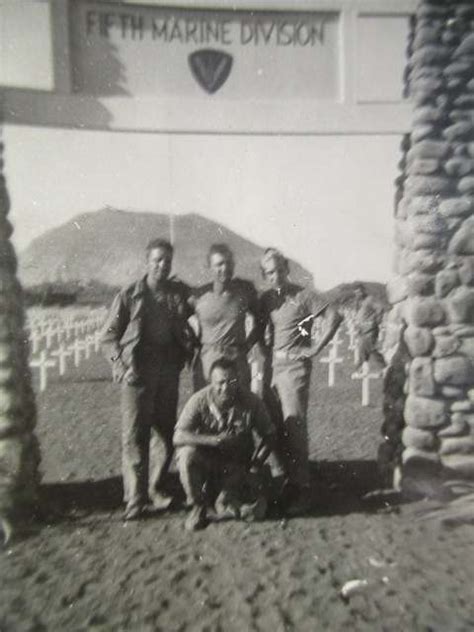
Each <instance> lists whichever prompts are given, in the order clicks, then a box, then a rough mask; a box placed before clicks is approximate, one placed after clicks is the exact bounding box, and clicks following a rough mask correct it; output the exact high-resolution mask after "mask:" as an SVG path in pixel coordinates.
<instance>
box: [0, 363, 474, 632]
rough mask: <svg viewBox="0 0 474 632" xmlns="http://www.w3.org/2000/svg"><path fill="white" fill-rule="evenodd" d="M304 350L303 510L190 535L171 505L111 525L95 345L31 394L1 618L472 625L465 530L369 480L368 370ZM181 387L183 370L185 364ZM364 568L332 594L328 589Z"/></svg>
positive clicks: (32, 623)
mask: <svg viewBox="0 0 474 632" xmlns="http://www.w3.org/2000/svg"><path fill="white" fill-rule="evenodd" d="M351 370H352V368H351V365H350V362H349V359H347V361H346V363H345V364H344V365H343V366H342V367H341V365H339V366H338V367H337V380H336V385H335V387H334V388H332V389H329V388H328V387H327V367H325V366H323V365H320V364H319V363H318V362H316V363H315V371H314V372H313V385H312V391H311V402H310V435H311V454H312V458H313V460H314V463H313V488H314V511H313V512H312V515H310V516H306V517H301V518H295V519H292V520H281V519H271V520H266V521H264V522H261V523H253V524H247V523H243V522H225V523H219V524H211V525H210V526H209V527H208V528H207V529H206V530H204V531H201V532H197V533H193V534H189V533H187V532H186V531H184V529H183V521H184V518H185V515H186V514H185V513H184V511H178V510H177V511H174V512H169V513H165V514H161V515H160V514H156V513H155V514H149V515H148V516H147V518H146V519H144V520H142V521H140V522H136V523H127V524H124V523H123V521H122V507H121V479H120V423H119V393H118V387H117V386H116V385H113V384H111V383H110V379H109V369H108V367H107V365H106V364H105V362H104V361H103V360H102V359H101V358H100V357H98V356H94V357H93V358H92V359H91V360H90V361H88V362H87V363H83V364H82V365H81V367H80V368H79V369H73V370H71V371H70V372H68V373H67V374H66V375H65V376H64V377H63V378H59V377H57V376H53V379H52V381H51V383H50V384H49V385H48V389H47V391H46V392H45V393H44V394H42V395H40V396H39V397H38V413H39V421H38V429H37V431H38V436H39V438H40V441H41V445H42V453H43V461H42V471H43V483H44V485H43V497H44V502H45V504H46V507H47V509H46V513H45V517H44V522H43V524H33V525H31V526H30V527H29V528H28V529H26V531H25V532H24V533H23V535H22V537H21V538H19V539H18V540H17V541H16V542H13V543H12V544H11V545H10V546H9V547H8V548H5V549H4V550H3V551H0V632H10V631H11V632H17V631H23V630H25V631H26V630H29V631H38V632H40V631H43V630H60V631H66V630H67V631H68V632H69V631H75V630H86V629H87V630H89V629H90V630H111V631H119V630H139V631H140V632H141V631H150V632H151V631H159V630H163V631H166V632H170V631H175V630H176V631H177V630H191V631H203V632H204V631H209V632H217V631H220V630H222V631H223V632H233V631H236V632H237V631H238V632H242V631H243V632H246V631H247V630H249V631H250V630H261V631H271V632H283V631H285V632H288V631H292V630H298V631H299V630H302V631H306V630H307V631H308V632H310V631H311V632H314V631H318V630H330V631H337V630H397V631H398V630H417V631H418V630H426V631H428V630H430V631H438V630H439V631H441V630H443V631H450V632H453V631H456V630H470V629H472V628H473V625H474V604H473V599H472V587H473V586H474V554H473V546H472V545H473V540H474V537H473V531H472V527H470V526H468V525H461V526H458V527H456V528H449V527H446V526H443V525H442V524H440V523H439V522H438V521H427V520H421V519H419V515H420V511H421V510H422V509H423V508H424V506H425V505H424V503H423V502H418V503H412V504H401V503H400V502H397V498H396V497H387V498H384V497H380V498H376V499H375V500H373V501H371V502H369V501H365V500H363V499H362V496H363V495H364V494H365V493H366V492H368V491H370V490H373V489H375V488H376V487H377V486H378V479H377V469H376V465H375V461H374V459H375V455H376V450H377V445H378V443H379V441H380V430H379V429H380V424H381V418H380V410H381V384H380V381H379V382H377V384H376V385H372V386H371V389H372V394H373V402H372V405H371V406H370V407H369V408H362V407H361V405H360V394H361V393H360V383H359V382H357V383H355V382H352V381H351V380H350V378H349V375H350V372H351ZM182 390H183V396H182V401H184V400H185V397H186V394H188V393H189V376H188V375H186V374H185V375H184V376H183V389H182ZM353 579H364V580H367V585H366V586H364V587H363V588H362V589H361V591H360V592H358V593H355V594H353V596H351V597H350V598H348V599H346V600H344V599H343V598H342V597H341V595H340V590H341V588H342V586H343V585H344V584H345V582H347V581H349V580H353Z"/></svg>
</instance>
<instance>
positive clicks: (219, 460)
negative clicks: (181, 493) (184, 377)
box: [174, 358, 277, 530]
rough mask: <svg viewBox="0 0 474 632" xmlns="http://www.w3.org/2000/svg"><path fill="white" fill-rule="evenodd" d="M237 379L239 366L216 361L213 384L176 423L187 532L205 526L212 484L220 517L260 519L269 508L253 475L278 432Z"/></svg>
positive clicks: (273, 443)
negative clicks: (187, 514)
mask: <svg viewBox="0 0 474 632" xmlns="http://www.w3.org/2000/svg"><path fill="white" fill-rule="evenodd" d="M237 378H238V371H237V365H236V363H235V362H233V361H232V360H229V359H227V358H220V359H217V360H216V361H215V362H214V363H213V364H212V366H211V368H210V385H208V386H205V387H204V388H203V389H201V390H200V391H198V392H197V393H195V394H194V395H193V396H192V397H191V398H190V399H189V401H188V402H187V404H186V405H185V407H184V409H183V411H182V413H181V415H180V418H179V420H178V423H177V425H176V430H175V435H174V444H175V446H176V456H177V462H178V468H179V473H180V479H181V483H182V485H183V487H184V490H185V492H186V497H187V502H188V505H190V506H191V512H190V514H189V517H188V519H187V520H186V528H187V529H189V530H196V529H200V528H203V527H205V526H206V523H207V519H208V509H209V505H210V504H211V501H212V497H211V498H210V497H209V487H210V486H212V485H214V487H215V491H216V493H217V499H216V501H215V508H216V510H217V513H218V515H222V513H225V515H226V516H227V517H234V518H247V519H258V518H263V516H264V514H265V511H266V508H267V503H266V496H265V493H263V492H262V490H261V489H259V486H258V484H256V479H255V476H257V473H258V471H259V470H260V468H261V465H262V464H263V463H264V461H265V460H266V458H267V457H268V456H269V454H270V453H271V451H272V450H273V449H274V447H275V428H274V426H273V424H272V423H271V421H270V418H269V416H268V413H267V410H266V408H265V406H264V404H263V402H262V401H261V400H260V399H259V398H258V397H257V396H256V395H254V394H253V393H251V392H250V391H248V390H246V389H243V388H241V387H240V386H239V384H238V379H237ZM255 435H256V436H255ZM256 438H257V444H255V439H256ZM275 458H276V459H277V456H276V455H275ZM252 477H253V478H252ZM206 491H207V493H206Z"/></svg>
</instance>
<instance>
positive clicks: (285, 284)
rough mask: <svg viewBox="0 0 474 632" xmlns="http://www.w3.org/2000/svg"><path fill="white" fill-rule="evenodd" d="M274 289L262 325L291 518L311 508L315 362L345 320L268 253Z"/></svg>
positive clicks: (265, 265) (263, 307)
mask: <svg viewBox="0 0 474 632" xmlns="http://www.w3.org/2000/svg"><path fill="white" fill-rule="evenodd" d="M261 267H262V273H263V276H264V278H265V280H266V281H267V283H268V284H269V285H270V289H269V290H268V291H267V292H265V293H264V294H263V295H262V297H261V299H260V310H259V312H260V324H261V327H262V330H263V332H265V335H264V338H265V342H266V346H267V349H268V351H269V355H270V363H271V371H270V372H271V377H270V384H271V387H272V391H273V394H274V395H275V396H276V400H277V403H278V405H279V409H280V410H279V412H280V415H279V417H280V423H281V424H282V429H281V430H282V432H281V434H282V437H281V440H282V446H281V452H282V455H283V456H285V457H286V460H287V463H286V468H287V471H288V479H289V484H288V495H289V498H290V505H289V506H288V508H287V512H288V513H289V514H290V515H296V514H298V513H304V511H306V510H307V509H308V508H309V507H310V494H309V491H310V489H309V487H310V479H309V461H308V428H307V419H306V416H307V408H308V395H309V384H310V377H311V368H312V363H311V359H312V358H313V357H314V356H316V355H317V354H318V353H319V352H320V351H321V350H322V349H324V347H325V346H326V345H327V344H328V342H329V341H330V340H331V338H332V337H333V336H334V334H335V333H336V330H337V328H338V327H339V324H340V322H341V320H342V318H341V316H340V314H339V313H338V312H337V311H335V310H334V309H333V308H332V307H331V306H330V305H329V304H328V303H327V301H326V300H324V299H323V298H321V297H319V296H318V295H317V294H316V293H315V292H313V291H311V290H309V289H305V288H302V287H300V286H299V285H295V284H293V283H290V281H289V265H288V260H287V259H286V258H285V257H284V256H283V255H282V254H281V253H280V252H279V251H278V250H276V249H275V248H268V249H267V250H266V251H265V253H264V255H263V258H262V262H261ZM316 318H323V319H324V320H323V330H322V332H321V335H320V337H319V340H318V341H316V342H314V343H312V339H311V326H312V324H313V321H314V320H315V319H316Z"/></svg>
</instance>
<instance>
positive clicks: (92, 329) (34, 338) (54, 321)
mask: <svg viewBox="0 0 474 632" xmlns="http://www.w3.org/2000/svg"><path fill="white" fill-rule="evenodd" d="M104 315H105V311H104V310H103V309H96V310H90V311H88V312H87V313H86V314H85V317H83V316H84V314H81V312H76V313H75V314H74V313H73V314H71V313H67V315H63V316H61V315H60V312H59V311H58V312H56V313H55V314H53V315H51V314H48V313H46V314H45V315H42V316H41V317H39V316H37V315H36V316H33V317H32V318H31V319H30V322H29V329H30V342H31V348H32V352H33V354H36V353H38V350H39V346H40V343H41V341H42V340H44V343H45V348H43V349H41V351H40V353H39V356H38V357H35V358H33V359H32V360H31V361H30V367H31V368H35V369H38V372H39V390H40V391H41V392H43V391H44V390H46V387H47V384H48V371H49V369H53V368H55V367H56V366H57V367H58V369H59V375H61V376H63V375H64V374H65V373H66V370H67V366H68V364H67V360H68V358H70V357H72V359H73V361H74V366H75V367H78V366H79V365H80V363H81V360H82V358H83V356H84V358H85V359H88V358H90V354H91V351H92V349H93V350H94V351H95V352H96V353H97V352H98V351H99V348H100V327H101V325H102V322H103V319H104ZM81 334H85V337H84V338H81V337H80V335H81ZM71 335H72V336H73V340H72V342H71V343H70V344H68V340H70V339H71ZM53 338H56V341H57V343H58V348H57V349H54V350H53V351H50V352H49V355H48V351H49V349H50V347H51V340H52V339H53ZM50 356H53V357H56V359H53V358H52V357H50Z"/></svg>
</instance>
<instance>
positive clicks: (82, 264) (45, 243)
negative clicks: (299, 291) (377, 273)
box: [19, 207, 312, 287]
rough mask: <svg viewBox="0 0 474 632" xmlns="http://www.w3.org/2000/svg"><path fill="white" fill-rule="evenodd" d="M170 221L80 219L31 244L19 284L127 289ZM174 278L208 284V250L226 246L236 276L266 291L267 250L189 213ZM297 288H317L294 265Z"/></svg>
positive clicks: (113, 215) (156, 217) (133, 216)
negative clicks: (262, 271) (263, 268)
mask: <svg viewBox="0 0 474 632" xmlns="http://www.w3.org/2000/svg"><path fill="white" fill-rule="evenodd" d="M169 232H170V218H169V216H168V215H165V214H160V213H134V212H129V211H121V210H117V209H113V208H110V207H108V208H105V209H102V210H99V211H95V212H92V213H85V214H82V215H78V216H76V217H75V218H74V219H72V220H71V221H69V222H67V223H66V224H63V225H62V226H59V227H57V228H54V229H52V230H49V231H47V232H46V233H44V234H43V235H41V236H40V237H38V238H36V239H35V240H33V241H32V243H31V244H30V245H29V246H28V248H27V249H26V250H25V251H23V252H22V253H21V254H20V257H19V259H20V268H19V273H20V279H21V281H22V283H23V285H25V286H26V287H30V286H33V285H39V284H41V283H53V282H58V281H59V282H62V283H68V282H73V281H80V282H81V283H83V284H86V283H88V282H90V281H91V280H95V281H98V282H100V283H105V284H107V285H110V286H122V285H124V284H126V283H129V282H131V281H133V280H134V279H136V278H137V277H138V276H140V275H141V274H142V271H143V264H144V257H145V247H146V245H147V243H148V242H149V241H150V240H151V239H153V238H155V237H165V238H167V237H169ZM174 235H175V240H174V245H175V249H176V251H175V257H174V262H173V264H174V268H173V272H174V273H175V274H176V275H177V276H178V277H179V278H180V279H182V280H183V281H186V282H187V283H190V284H191V285H199V284H202V283H204V282H206V281H207V280H208V274H207V270H206V253H207V250H208V248H209V246H210V245H211V244H213V243H216V242H225V243H227V244H228V245H229V246H230V248H231V249H232V250H233V251H234V253H235V258H236V275H237V276H239V277H243V278H247V279H251V280H253V281H254V282H255V283H256V285H257V286H260V285H261V277H260V268H259V260H260V256H261V254H262V252H263V248H261V247H260V246H258V245H256V244H254V243H253V242H251V241H249V240H247V239H244V238H243V237H241V236H240V235H238V234H237V233H234V232H233V231H231V230H229V229H228V228H226V227H225V226H223V225H222V224H219V223H217V222H214V221H212V220H209V219H207V218H205V217H202V216H200V215H197V214H194V213H190V214H187V215H177V216H175V217H174ZM291 277H292V280H294V281H295V282H296V283H302V284H305V285H312V276H311V274H310V273H309V272H308V271H307V270H305V269H304V268H303V267H302V266H300V265H299V264H298V263H296V262H291Z"/></svg>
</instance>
